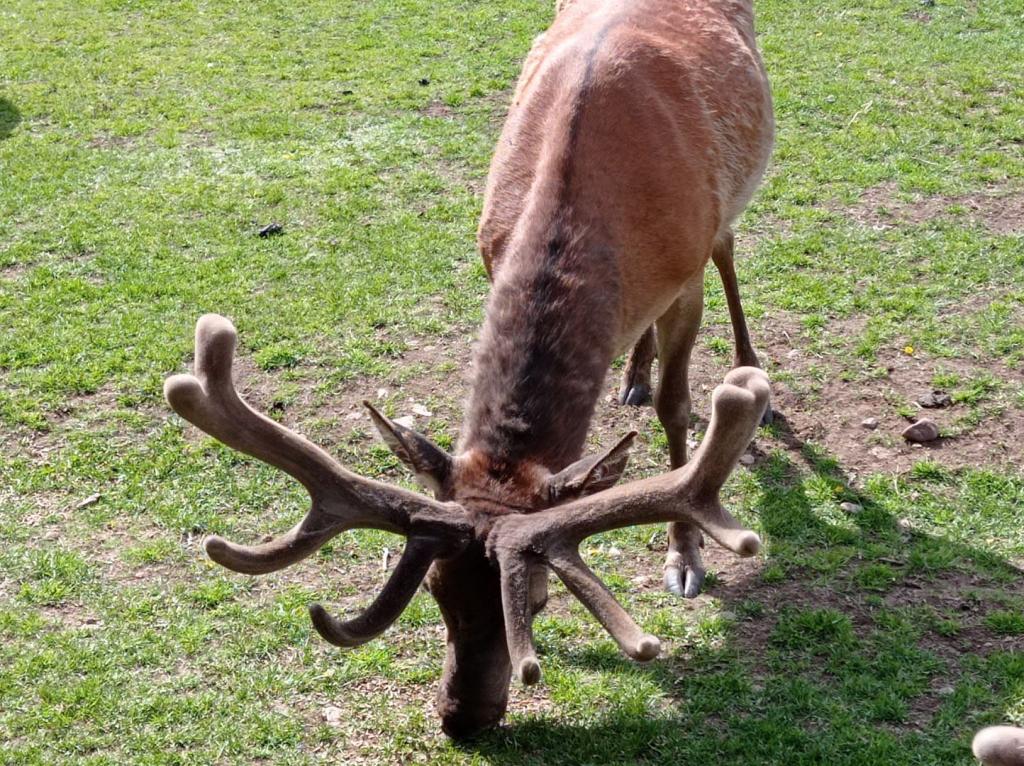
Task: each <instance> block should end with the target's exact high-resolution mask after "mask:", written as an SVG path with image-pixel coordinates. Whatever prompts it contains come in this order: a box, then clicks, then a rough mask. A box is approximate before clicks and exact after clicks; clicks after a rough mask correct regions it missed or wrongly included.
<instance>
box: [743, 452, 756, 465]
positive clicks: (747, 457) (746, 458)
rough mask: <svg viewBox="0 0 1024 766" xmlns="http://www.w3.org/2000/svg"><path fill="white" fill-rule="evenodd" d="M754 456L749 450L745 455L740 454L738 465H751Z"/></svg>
mask: <svg viewBox="0 0 1024 766" xmlns="http://www.w3.org/2000/svg"><path fill="white" fill-rule="evenodd" d="M755 460H756V458H755V457H754V456H753V455H751V454H750V453H749V452H748V453H746V454H745V455H740V465H753V464H754V461H755Z"/></svg>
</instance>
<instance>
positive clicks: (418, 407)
mask: <svg viewBox="0 0 1024 766" xmlns="http://www.w3.org/2000/svg"><path fill="white" fill-rule="evenodd" d="M412 411H413V414H414V415H419V416H420V417H422V418H429V417H430V416H431V415H433V414H434V413H433V412H431V411H430V410H428V409H427V408H426V407H424V406H423V405H422V404H414V405H413V406H412Z"/></svg>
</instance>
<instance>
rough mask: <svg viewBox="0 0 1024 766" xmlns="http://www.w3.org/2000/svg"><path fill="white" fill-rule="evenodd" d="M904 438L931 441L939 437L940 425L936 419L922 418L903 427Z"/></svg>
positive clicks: (913, 440) (915, 440)
mask: <svg viewBox="0 0 1024 766" xmlns="http://www.w3.org/2000/svg"><path fill="white" fill-rule="evenodd" d="M903 438H904V439H906V440H907V441H908V442H930V441H935V440H936V439H938V438H939V427H938V426H937V425H936V424H935V421H934V420H929V419H928V418H921V419H920V420H919V421H917V422H916V423H914V424H913V425H909V426H907V427H906V428H905V429H903Z"/></svg>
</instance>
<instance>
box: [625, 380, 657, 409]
mask: <svg viewBox="0 0 1024 766" xmlns="http://www.w3.org/2000/svg"><path fill="white" fill-rule="evenodd" d="M650 402H651V387H650V386H648V385H646V384H644V383H638V384H637V385H635V386H630V387H629V388H628V389H625V388H624V389H623V390H622V393H620V394H619V404H625V405H627V406H628V407H643V406H644V405H645V404H650Z"/></svg>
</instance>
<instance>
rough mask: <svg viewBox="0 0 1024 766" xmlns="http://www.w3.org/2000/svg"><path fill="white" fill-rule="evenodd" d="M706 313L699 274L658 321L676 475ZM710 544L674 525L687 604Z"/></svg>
mask: <svg viewBox="0 0 1024 766" xmlns="http://www.w3.org/2000/svg"><path fill="white" fill-rule="evenodd" d="M703 312H704V274H703V272H700V273H698V274H697V275H695V276H694V277H692V278H691V279H690V281H689V282H687V284H686V285H685V286H684V287H683V290H682V292H681V293H680V294H679V297H678V298H676V300H675V302H674V303H673V304H672V305H671V306H670V307H669V309H668V310H667V311H666V312H665V313H664V314H662V316H661V317H660V318H659V319H658V321H657V328H658V335H657V339H658V368H659V371H658V389H657V392H656V393H655V395H654V409H655V411H656V412H657V413H658V420H660V421H661V425H662V426H663V427H664V428H665V435H666V436H667V437H668V451H669V459H670V461H671V465H672V468H673V469H676V468H679V467H680V466H682V465H683V464H685V463H686V434H687V431H688V429H689V426H690V381H689V367H690V353H691V351H692V350H693V344H694V341H696V339H697V331H698V330H699V329H700V320H701V316H702V314H703ZM703 546H704V538H703V537H702V536H701V533H700V530H699V529H698V528H697V526H696V525H695V524H692V523H685V522H673V523H671V524H669V525H668V556H667V557H666V559H665V587H666V589H668V590H669V591H670V592H672V593H675V594H676V595H679V596H685V597H686V598H693V597H694V596H696V595H697V594H698V593H700V589H701V586H702V585H703V584H704V575H705V570H704V562H703V559H702V558H701V555H700V549H701V548H702V547H703Z"/></svg>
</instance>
